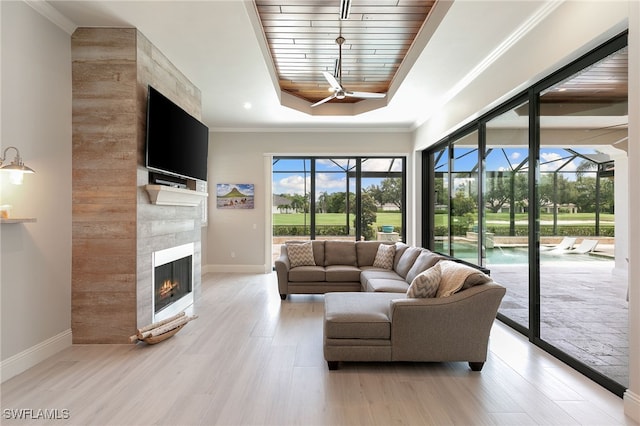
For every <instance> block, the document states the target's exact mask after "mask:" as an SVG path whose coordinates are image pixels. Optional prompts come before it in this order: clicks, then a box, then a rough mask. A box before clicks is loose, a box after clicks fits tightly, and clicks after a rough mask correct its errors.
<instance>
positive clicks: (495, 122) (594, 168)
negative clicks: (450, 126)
mask: <svg viewBox="0 0 640 426" xmlns="http://www.w3.org/2000/svg"><path fill="white" fill-rule="evenodd" d="M626 45H627V38H626V34H623V35H620V36H618V37H616V38H615V39H613V40H612V41H610V42H609V43H607V44H605V45H603V46H601V47H600V48H598V49H596V50H594V51H593V52H591V53H589V54H587V55H585V56H584V57H582V58H580V59H578V60H576V61H575V62H574V63H572V64H570V65H568V66H567V67H565V68H563V69H562V70H559V71H558V72H556V73H554V74H553V75H551V76H550V77H548V78H546V79H544V80H542V81H540V82H539V83H537V84H535V85H534V86H532V87H530V88H529V89H528V90H527V91H526V92H523V93H521V94H519V95H518V96H516V97H514V98H513V99H511V100H509V101H508V102H506V103H505V104H503V105H501V106H499V107H497V108H496V109H494V110H492V111H490V112H488V113H487V114H485V115H483V116H481V117H480V118H478V119H477V120H475V121H474V122H472V123H469V124H466V125H465V126H464V127H463V128H461V129H460V130H458V131H456V132H454V133H452V134H450V135H448V136H446V137H445V138H444V139H443V140H442V141H441V142H440V143H438V144H436V145H434V146H433V147H432V148H430V149H429V150H427V152H426V155H424V156H423V159H424V160H423V167H424V170H423V175H424V176H425V180H424V182H423V200H424V201H423V208H424V212H425V214H426V215H427V217H425V218H424V220H423V228H426V231H425V232H424V233H423V240H424V241H425V242H426V244H428V247H429V248H432V249H434V250H436V251H440V252H443V253H448V254H452V255H453V256H455V257H458V258H461V259H464V260H466V261H468V262H472V263H477V264H478V265H481V266H484V267H486V268H487V269H489V270H490V272H491V276H492V277H493V279H494V280H496V281H497V282H499V283H500V284H502V285H504V286H505V287H506V288H507V293H506V296H505V297H504V299H503V301H502V304H501V305H500V308H499V310H498V317H499V318H500V319H501V320H503V321H504V322H506V323H508V324H509V325H511V326H512V327H514V328H516V329H517V330H519V331H521V332H522V333H524V334H526V335H527V336H528V337H529V339H530V341H531V342H533V343H535V344H536V345H538V346H540V347H542V348H544V349H545V350H547V351H548V352H550V353H552V354H553V355H555V356H556V357H558V358H559V359H561V360H563V361H565V362H566V363H568V364H569V365H571V366H572V367H574V368H575V369H577V370H579V371H580V372H582V373H584V374H586V375H587V376H589V377H590V378H592V379H593V380H595V381H597V382H598V383H600V384H602V385H604V386H605V387H607V388H608V389H610V390H612V391H613V392H615V393H616V394H618V395H622V393H623V392H624V389H625V388H626V387H627V386H628V384H629V379H628V330H627V323H628V300H627V297H628V283H627V279H626V277H625V276H626V270H627V257H628V242H627V239H626V236H625V235H624V230H625V229H626V227H627V226H628V223H629V220H630V218H629V217H628V213H627V211H626V208H627V206H628V189H627V188H626V186H625V184H626V182H627V179H628V174H627V170H628V168H629V167H630V165H629V164H628V157H627V149H628V143H629V142H628V131H627V128H628V109H627V92H628V89H627V84H628V83H627V82H628V76H627V48H626ZM479 153H480V154H479ZM618 205H621V206H623V209H621V211H619V212H616V206H618ZM620 231H622V235H621V234H620Z"/></svg>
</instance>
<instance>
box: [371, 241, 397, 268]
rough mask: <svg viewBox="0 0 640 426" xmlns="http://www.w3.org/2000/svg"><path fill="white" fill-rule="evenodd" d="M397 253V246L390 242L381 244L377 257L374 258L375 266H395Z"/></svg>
mask: <svg viewBox="0 0 640 426" xmlns="http://www.w3.org/2000/svg"><path fill="white" fill-rule="evenodd" d="M395 255H396V246H395V245H390V244H380V245H379V246H378V252H377V253H376V258H375V259H374V260H373V266H374V267H376V268H383V269H391V268H393V258H394V257H395Z"/></svg>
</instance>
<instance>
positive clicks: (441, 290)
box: [436, 260, 491, 297]
mask: <svg viewBox="0 0 640 426" xmlns="http://www.w3.org/2000/svg"><path fill="white" fill-rule="evenodd" d="M438 265H440V269H441V277H440V285H439V286H438V292H437V293H436V297H447V296H451V295H452V294H454V293H456V292H458V291H460V290H461V289H463V288H468V287H471V286H473V285H478V284H484V283H487V282H489V281H491V277H489V276H488V275H486V274H484V273H482V272H481V271H479V270H477V269H475V268H472V267H471V266H467V265H463V264H462V263H458V262H454V261H452V260H441V261H440V262H438ZM467 280H468V282H467Z"/></svg>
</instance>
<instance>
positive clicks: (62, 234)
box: [0, 2, 71, 380]
mask: <svg viewBox="0 0 640 426" xmlns="http://www.w3.org/2000/svg"><path fill="white" fill-rule="evenodd" d="M0 8H1V10H2V96H1V98H2V123H1V127H2V149H3V150H4V148H6V147H7V146H12V145H15V146H16V147H17V148H18V149H19V150H20V153H21V154H22V157H23V160H24V162H25V163H26V164H27V165H28V166H30V167H31V168H33V169H34V170H35V171H36V174H35V175H29V176H26V177H25V179H24V184H23V185H21V186H15V185H12V184H10V183H8V182H7V181H6V179H4V177H0V179H1V181H0V185H1V186H0V188H1V193H0V204H12V205H13V206H14V209H13V213H14V216H29V217H35V218H36V219H37V222H36V223H28V224H3V225H0V226H1V229H0V238H1V240H2V249H1V250H2V251H1V261H0V264H1V274H0V275H1V280H2V282H1V287H2V290H1V298H2V326H1V327H2V330H1V334H2V380H6V379H7V378H9V377H10V376H11V375H14V374H17V373H19V372H20V371H22V370H23V369H25V368H27V367H29V366H31V365H32V364H35V363H37V362H38V361H40V360H41V358H43V357H46V356H47V355H50V354H51V353H54V352H56V351H57V350H59V349H61V348H63V347H66V346H68V345H69V344H70V342H71V330H70V326H71V296H70V295H71V45H70V41H69V35H68V34H66V33H65V32H64V31H62V30H61V29H60V28H58V27H57V26H55V25H54V24H52V23H51V22H49V21H48V20H47V19H45V18H43V17H42V16H41V15H40V14H38V13H37V12H35V11H34V10H33V9H32V8H31V7H29V6H28V5H27V4H26V3H23V2H0ZM13 153H14V151H13V150H11V151H10V152H9V156H10V158H11V159H12V158H13ZM36 345H38V347H39V349H40V351H39V352H38V353H33V352H29V351H27V349H30V348H32V347H34V346H36Z"/></svg>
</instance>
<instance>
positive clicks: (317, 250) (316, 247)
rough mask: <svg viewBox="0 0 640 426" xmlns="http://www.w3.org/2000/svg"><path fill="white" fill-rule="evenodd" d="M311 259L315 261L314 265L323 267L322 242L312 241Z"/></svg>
mask: <svg viewBox="0 0 640 426" xmlns="http://www.w3.org/2000/svg"><path fill="white" fill-rule="evenodd" d="M312 243H313V258H314V259H315V261H316V265H319V266H322V265H324V241H322V240H313V241H312Z"/></svg>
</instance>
